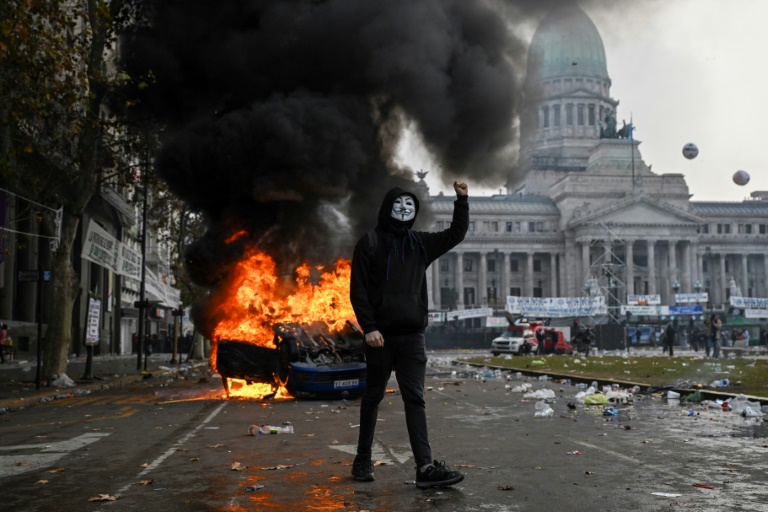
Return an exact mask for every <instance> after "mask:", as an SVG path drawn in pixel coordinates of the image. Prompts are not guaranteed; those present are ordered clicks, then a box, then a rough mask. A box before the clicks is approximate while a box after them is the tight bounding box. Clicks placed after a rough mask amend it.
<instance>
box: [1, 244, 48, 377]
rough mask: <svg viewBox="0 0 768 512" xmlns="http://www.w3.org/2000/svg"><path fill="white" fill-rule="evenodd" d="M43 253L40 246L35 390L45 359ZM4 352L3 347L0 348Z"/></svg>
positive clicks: (38, 258) (41, 374)
mask: <svg viewBox="0 0 768 512" xmlns="http://www.w3.org/2000/svg"><path fill="white" fill-rule="evenodd" d="M42 253H43V251H41V250H40V247H39V246H38V249H37V315H36V316H37V374H36V376H35V389H40V387H41V386H42V381H43V370H42V365H41V361H42V359H43V357H42V356H43V348H42V341H43V264H42V261H41V259H42ZM0 350H2V347H0Z"/></svg>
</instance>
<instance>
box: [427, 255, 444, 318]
mask: <svg viewBox="0 0 768 512" xmlns="http://www.w3.org/2000/svg"><path fill="white" fill-rule="evenodd" d="M431 266H432V272H428V273H427V289H430V288H431V289H432V294H431V295H430V296H429V309H431V310H435V309H440V306H441V305H442V300H441V297H440V259H439V258H438V259H436V260H435V261H433V262H432V265H431ZM430 279H431V280H432V283H431V285H432V286H430V283H429V280H430Z"/></svg>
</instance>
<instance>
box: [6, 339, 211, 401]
mask: <svg viewBox="0 0 768 512" xmlns="http://www.w3.org/2000/svg"><path fill="white" fill-rule="evenodd" d="M171 357H172V355H171V354H152V355H151V356H149V359H148V360H147V362H146V368H147V370H146V372H145V371H144V367H145V365H144V361H143V360H142V367H141V369H137V368H136V365H137V361H138V356H137V355H136V354H131V355H105V356H94V357H93V366H92V369H93V377H94V378H93V379H92V380H91V379H83V373H84V372H85V365H86V356H85V355H83V356H80V357H75V358H71V359H70V360H69V364H68V366H67V376H68V377H69V378H70V379H72V380H73V381H74V382H75V385H74V386H60V387H56V386H48V387H46V386H44V385H43V386H41V387H40V389H36V379H37V360H35V359H27V360H24V359H20V360H18V361H14V362H12V363H8V362H6V363H5V364H0V414H4V413H6V412H9V411H13V410H16V409H22V408H24V407H29V406H31V405H35V404H38V403H41V402H47V401H49V400H56V399H57V398H66V397H67V396H71V395H83V394H89V393H91V392H93V391H98V390H101V389H110V388H115V387H121V386H125V385H128V384H131V383H134V382H138V381H141V380H142V379H145V378H151V377H153V376H156V375H158V374H160V373H163V372H168V371H187V370H189V369H192V368H198V367H207V366H208V361H207V360H202V361H200V360H191V361H189V362H187V361H186V359H187V357H186V355H182V356H179V357H178V359H179V360H180V361H183V362H177V363H170V360H171Z"/></svg>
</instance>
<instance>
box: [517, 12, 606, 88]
mask: <svg viewBox="0 0 768 512" xmlns="http://www.w3.org/2000/svg"><path fill="white" fill-rule="evenodd" d="M564 76H584V77H594V78H600V79H605V80H610V79H609V77H608V67H607V65H606V59H605V47H604V46H603V40H602V38H601V37H600V33H599V32H598V31H597V27H595V24H594V23H592V20H591V19H590V18H589V16H587V15H586V13H585V12H584V11H582V10H581V9H580V8H579V7H578V6H577V5H575V4H570V3H568V4H565V5H563V6H561V7H558V8H555V9H552V10H551V11H550V12H549V14H547V16H546V17H545V18H544V19H543V20H542V22H541V23H540V24H539V27H538V29H537V30H536V33H535V34H534V36H533V40H532V41H531V46H530V48H529V51H528V79H529V80H532V79H533V80H536V79H538V80H548V79H552V78H558V77H564ZM536 81H537V80H536Z"/></svg>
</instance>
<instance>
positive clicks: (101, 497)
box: [88, 494, 117, 501]
mask: <svg viewBox="0 0 768 512" xmlns="http://www.w3.org/2000/svg"><path fill="white" fill-rule="evenodd" d="M116 499H117V497H115V496H112V495H111V494H97V495H96V496H92V497H90V498H88V501H115V500H116Z"/></svg>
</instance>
